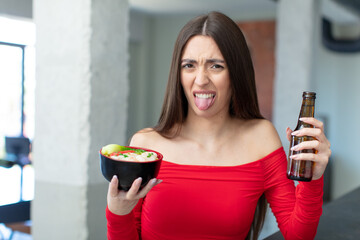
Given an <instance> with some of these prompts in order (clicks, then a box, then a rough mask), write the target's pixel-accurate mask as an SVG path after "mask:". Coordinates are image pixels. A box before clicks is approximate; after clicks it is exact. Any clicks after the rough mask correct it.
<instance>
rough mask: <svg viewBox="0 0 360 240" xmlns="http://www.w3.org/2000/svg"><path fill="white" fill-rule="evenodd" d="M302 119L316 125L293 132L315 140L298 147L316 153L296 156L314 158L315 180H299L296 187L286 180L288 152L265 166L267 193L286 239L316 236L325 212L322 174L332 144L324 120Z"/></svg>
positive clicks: (298, 157)
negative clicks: (324, 126) (326, 133)
mask: <svg viewBox="0 0 360 240" xmlns="http://www.w3.org/2000/svg"><path fill="white" fill-rule="evenodd" d="M302 121H304V122H307V123H310V124H312V125H314V128H303V129H301V130H299V131H296V132H292V131H291V130H290V129H289V128H288V129H287V131H286V132H287V137H288V139H290V135H291V134H293V135H297V136H305V135H306V136H313V137H314V138H315V139H316V140H313V141H308V142H303V143H300V144H299V145H297V146H295V147H296V150H297V151H298V150H302V149H315V150H316V153H314V154H313V153H306V154H298V155H295V156H294V159H297V160H305V161H314V163H315V164H314V168H313V172H314V175H313V180H312V181H311V182H300V183H299V184H298V185H297V187H296V189H295V187H294V183H293V181H291V180H289V179H287V177H286V168H287V159H286V155H285V152H284V153H283V154H282V156H278V159H273V161H272V162H271V163H270V164H268V165H267V166H266V167H265V168H266V169H265V170H266V171H265V172H266V174H265V187H266V192H265V196H266V198H267V200H268V202H269V203H270V207H271V208H272V211H273V213H274V215H275V216H276V219H277V222H278V225H279V228H280V230H281V232H282V233H283V235H284V237H285V239H313V238H314V237H315V234H316V230H317V226H318V222H319V219H320V216H321V213H322V203H323V199H322V196H323V174H324V171H325V168H326V165H327V163H328V160H329V157H330V155H331V151H330V143H329V141H328V140H327V138H326V136H325V134H324V131H323V123H322V122H320V121H319V120H317V119H315V118H304V119H302Z"/></svg>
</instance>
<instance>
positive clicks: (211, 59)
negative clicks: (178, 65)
mask: <svg viewBox="0 0 360 240" xmlns="http://www.w3.org/2000/svg"><path fill="white" fill-rule="evenodd" d="M181 62H187V63H196V60H194V59H189V58H185V59H182V60H181ZM206 62H210V63H225V61H224V60H222V59H217V58H210V59H206Z"/></svg>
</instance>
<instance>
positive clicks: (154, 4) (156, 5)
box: [129, 0, 276, 15]
mask: <svg viewBox="0 0 360 240" xmlns="http://www.w3.org/2000/svg"><path fill="white" fill-rule="evenodd" d="M129 4H130V7H131V8H132V9H135V10H139V11H142V12H146V13H149V14H166V15H169V14H172V15H173V14H184V13H186V14H198V13H203V12H207V11H221V12H225V13H231V12H234V11H235V10H236V11H237V12H242V11H275V10H276V2H275V1H272V0H221V1H220V0H129Z"/></svg>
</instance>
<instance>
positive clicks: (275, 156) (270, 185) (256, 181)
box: [106, 148, 323, 240]
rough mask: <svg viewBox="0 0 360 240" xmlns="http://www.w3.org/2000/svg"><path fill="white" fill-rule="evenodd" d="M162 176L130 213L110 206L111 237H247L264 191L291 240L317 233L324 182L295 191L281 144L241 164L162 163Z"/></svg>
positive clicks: (146, 239) (153, 239) (132, 239)
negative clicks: (158, 182) (263, 155)
mask: <svg viewBox="0 0 360 240" xmlns="http://www.w3.org/2000/svg"><path fill="white" fill-rule="evenodd" d="M158 178H159V179H162V180H163V182H162V183H161V184H159V185H157V186H155V187H154V188H153V189H152V190H151V191H150V192H149V193H148V195H147V196H146V197H145V199H144V200H143V201H142V202H139V204H138V205H137V206H136V208H135V209H134V211H133V212H132V213H131V214H128V215H126V216H118V215H115V214H112V213H111V212H110V211H109V210H108V209H107V210H106V217H107V220H108V238H109V239H110V240H113V239H128V240H136V239H139V238H140V239H142V240H158V239H162V240H180V239H189V240H191V239H193V240H200V239H210V238H211V239H220V240H221V239H224V240H225V239H226V240H235V239H244V238H245V237H246V235H247V234H248V231H249V229H250V226H251V223H252V221H253V216H254V212H255V208H256V204H257V200H258V198H259V197H260V196H261V195H262V194H263V193H265V196H266V198H267V200H268V202H269V203H270V206H271V208H272V211H273V212H274V215H275V216H276V218H277V222H278V225H279V228H280V230H281V231H282V233H283V235H284V236H285V238H286V239H290V240H292V239H313V238H314V236H315V233H316V229H317V224H318V221H319V218H320V215H321V211H322V209H321V206H322V184H323V181H322V179H320V180H317V181H312V182H309V183H300V184H299V185H298V186H297V188H296V190H295V186H294V183H293V181H291V180H288V179H287V178H286V155H285V152H284V150H283V149H282V148H280V149H278V150H276V151H274V152H272V153H271V154H269V155H268V156H266V157H264V158H262V159H259V160H258V161H255V162H251V163H248V164H243V165H239V166H200V165H180V164H174V163H170V162H166V161H163V163H162V166H161V169H160V173H159V176H158ZM140 223H141V224H140Z"/></svg>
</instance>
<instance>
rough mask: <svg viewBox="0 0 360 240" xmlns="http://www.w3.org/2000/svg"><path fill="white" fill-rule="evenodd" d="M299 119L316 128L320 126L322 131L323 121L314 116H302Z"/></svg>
mask: <svg viewBox="0 0 360 240" xmlns="http://www.w3.org/2000/svg"><path fill="white" fill-rule="evenodd" d="M300 121H303V122H305V123H308V124H311V125H313V126H314V127H316V128H320V129H321V130H322V131H324V123H323V122H321V121H320V120H317V119H316V118H312V117H302V118H300Z"/></svg>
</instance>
